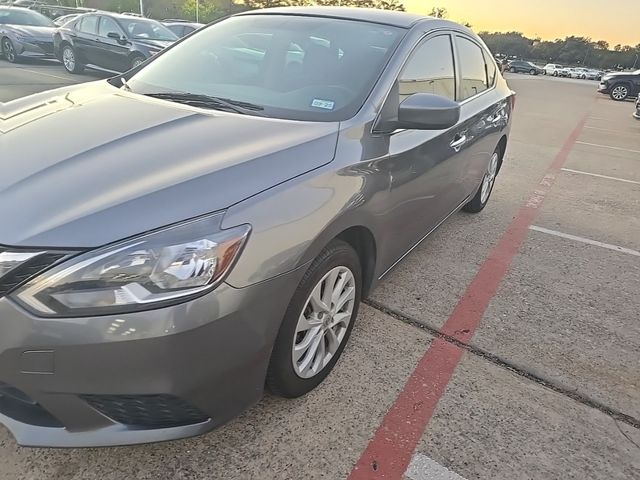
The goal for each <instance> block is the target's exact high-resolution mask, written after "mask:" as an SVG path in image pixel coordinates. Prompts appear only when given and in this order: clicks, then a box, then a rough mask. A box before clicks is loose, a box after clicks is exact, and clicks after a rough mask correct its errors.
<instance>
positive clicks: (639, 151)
mask: <svg viewBox="0 0 640 480" xmlns="http://www.w3.org/2000/svg"><path fill="white" fill-rule="evenodd" d="M576 143H577V144H579V145H588V146H589V147H599V148H608V149H610V150H619V151H621V152H630V153H640V150H631V149H630V148H620V147H613V146H611V145H600V144H599V143H588V142H576Z"/></svg>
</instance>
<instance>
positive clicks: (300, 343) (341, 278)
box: [291, 266, 356, 378]
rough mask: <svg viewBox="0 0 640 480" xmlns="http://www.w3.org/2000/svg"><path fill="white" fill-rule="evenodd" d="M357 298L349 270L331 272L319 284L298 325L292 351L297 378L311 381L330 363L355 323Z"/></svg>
mask: <svg viewBox="0 0 640 480" xmlns="http://www.w3.org/2000/svg"><path fill="white" fill-rule="evenodd" d="M355 297H356V280H355V277H354V275H353V272H352V271H351V270H350V269H349V268H347V267H344V266H339V267H335V268H333V269H331V270H330V271H329V272H327V274H326V275H325V276H324V277H322V279H321V280H320V281H319V282H318V283H317V284H316V286H315V287H314V288H313V290H312V291H311V294H310V295H309V297H308V298H307V301H306V302H305V306H304V308H303V310H302V312H301V313H300V317H299V319H298V323H297V325H296V331H295V338H294V342H293V348H292V351H291V357H292V360H293V369H294V371H295V373H296V375H298V376H299V377H301V378H311V377H313V376H315V375H317V374H318V373H319V372H320V371H322V369H323V368H324V367H326V366H327V364H328V363H329V362H330V361H331V359H332V358H333V356H334V355H335V354H336V352H337V351H338V349H339V348H340V345H341V344H342V342H343V340H344V338H345V335H346V333H347V330H348V328H349V325H350V323H351V321H352V320H353V310H354V306H355Z"/></svg>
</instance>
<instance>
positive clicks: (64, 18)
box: [53, 13, 82, 27]
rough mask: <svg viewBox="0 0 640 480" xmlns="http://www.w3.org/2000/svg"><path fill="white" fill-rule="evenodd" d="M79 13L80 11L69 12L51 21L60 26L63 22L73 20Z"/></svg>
mask: <svg viewBox="0 0 640 480" xmlns="http://www.w3.org/2000/svg"><path fill="white" fill-rule="evenodd" d="M80 15H82V14H81V13H70V14H69V15H62V16H61V17H58V18H55V19H54V20H53V23H55V24H56V25H57V26H59V27H61V26H62V25H64V24H65V23H67V22H69V21H71V20H73V19H74V18H78V17H79V16H80Z"/></svg>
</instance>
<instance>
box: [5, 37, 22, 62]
mask: <svg viewBox="0 0 640 480" xmlns="http://www.w3.org/2000/svg"><path fill="white" fill-rule="evenodd" d="M1 46H2V55H3V56H4V58H6V59H7V61H8V62H9V63H16V62H17V61H18V54H17V53H16V49H15V47H14V46H13V43H11V40H9V39H8V38H3V39H2V45H1Z"/></svg>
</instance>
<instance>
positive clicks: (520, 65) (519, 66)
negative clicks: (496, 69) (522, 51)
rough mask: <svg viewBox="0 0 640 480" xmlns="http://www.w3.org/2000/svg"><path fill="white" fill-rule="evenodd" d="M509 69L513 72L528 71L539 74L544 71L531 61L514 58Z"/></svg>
mask: <svg viewBox="0 0 640 480" xmlns="http://www.w3.org/2000/svg"><path fill="white" fill-rule="evenodd" d="M508 70H509V71H510V72H511V73H528V74H530V75H539V74H542V73H544V70H542V68H540V67H539V66H537V65H536V64H534V63H531V62H525V61H524V60H513V61H511V62H509V66H508Z"/></svg>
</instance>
